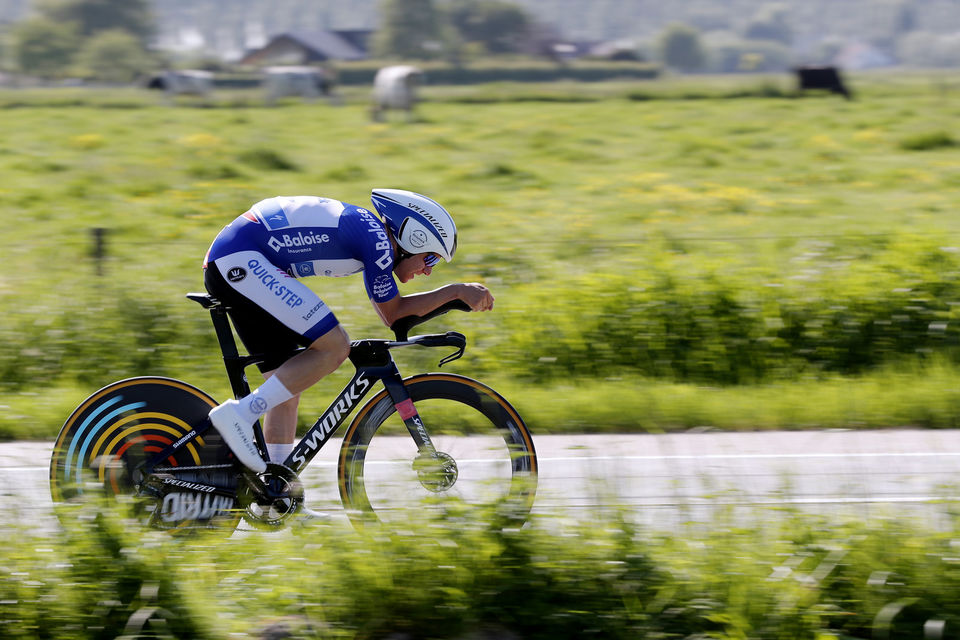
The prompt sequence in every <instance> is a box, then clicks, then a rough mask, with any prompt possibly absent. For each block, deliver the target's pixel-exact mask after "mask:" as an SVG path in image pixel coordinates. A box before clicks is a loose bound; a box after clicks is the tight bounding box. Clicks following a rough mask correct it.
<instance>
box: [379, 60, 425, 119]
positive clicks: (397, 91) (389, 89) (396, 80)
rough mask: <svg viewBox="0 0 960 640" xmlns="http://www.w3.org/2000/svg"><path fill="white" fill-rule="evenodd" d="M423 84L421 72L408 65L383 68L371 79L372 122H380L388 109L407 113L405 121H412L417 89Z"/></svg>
mask: <svg viewBox="0 0 960 640" xmlns="http://www.w3.org/2000/svg"><path fill="white" fill-rule="evenodd" d="M422 82H423V72H422V71H421V70H420V69H418V68H416V67H412V66H409V65H395V66H391V67H383V68H382V69H380V70H379V71H377V75H376V76H374V78H373V108H372V111H371V114H372V116H373V119H374V120H381V119H382V118H383V115H384V112H385V111H386V110H388V109H397V110H403V111H406V112H407V120H412V119H413V108H414V106H415V105H416V103H417V87H418V86H419V85H420V84H421V83H422Z"/></svg>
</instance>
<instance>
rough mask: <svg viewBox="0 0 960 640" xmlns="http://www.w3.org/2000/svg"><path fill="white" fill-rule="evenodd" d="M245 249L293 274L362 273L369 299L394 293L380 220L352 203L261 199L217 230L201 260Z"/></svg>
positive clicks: (384, 298)
mask: <svg viewBox="0 0 960 640" xmlns="http://www.w3.org/2000/svg"><path fill="white" fill-rule="evenodd" d="M250 249H254V250H257V251H259V252H260V253H262V254H263V255H264V256H266V257H267V259H269V260H270V262H271V263H272V264H274V265H276V266H277V267H279V268H281V269H283V270H284V271H286V272H287V273H288V274H289V275H290V276H292V277H294V278H303V277H307V276H332V277H342V276H349V275H352V274H354V273H359V272H361V271H362V272H363V277H364V284H365V285H366V289H367V295H368V296H370V298H371V299H372V300H373V301H374V302H386V301H387V300H390V299H392V298H393V297H394V296H396V295H397V294H398V293H399V289H398V288H397V283H396V280H395V279H394V277H393V260H394V255H393V248H392V247H391V244H390V240H389V239H388V236H387V231H386V229H385V228H384V225H383V222H382V221H381V220H380V218H379V217H377V216H376V215H374V214H373V213H371V212H370V211H369V210H367V209H364V208H362V207H358V206H356V205H352V204H347V203H345V202H340V201H339V200H331V199H328V198H317V197H313V196H292V197H286V196H279V197H276V198H268V199H266V200H261V201H260V202H258V203H256V204H255V205H253V207H251V208H250V211H247V212H246V213H244V214H243V215H241V216H239V217H237V219H236V220H234V221H233V222H232V223H230V224H229V225H228V226H227V227H226V228H225V229H224V230H223V231H221V232H220V234H219V235H218V236H217V237H216V239H215V240H214V241H213V244H212V245H211V246H210V250H209V251H208V252H207V258H206V261H205V262H204V264H206V262H209V261H214V260H217V259H218V258H222V257H224V256H227V255H230V254H231V253H236V252H237V251H246V250H250Z"/></svg>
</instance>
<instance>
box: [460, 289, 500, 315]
mask: <svg viewBox="0 0 960 640" xmlns="http://www.w3.org/2000/svg"><path fill="white" fill-rule="evenodd" d="M457 294H458V295H457V297H458V298H460V299H461V300H463V301H464V302H466V303H467V304H468V305H470V309H471V310H473V311H490V309H493V294H492V293H490V289H487V288H486V287H485V286H483V285H482V284H480V283H478V282H465V283H463V284H461V285H460V291H458V292H457Z"/></svg>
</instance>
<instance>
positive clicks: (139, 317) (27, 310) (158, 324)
mask: <svg viewBox="0 0 960 640" xmlns="http://www.w3.org/2000/svg"><path fill="white" fill-rule="evenodd" d="M143 292H144V289H143V288H134V287H129V288H128V287H126V286H124V285H117V284H114V285H108V284H104V285H102V286H90V287H84V288H83V289H82V290H72V291H71V292H70V295H65V296H63V297H61V298H60V299H59V300H58V301H57V303H56V304H54V302H53V301H52V300H46V301H45V304H43V305H36V306H34V305H30V304H29V303H27V302H22V303H21V304H16V303H11V309H15V311H11V313H9V314H8V316H7V318H6V322H5V323H4V326H3V327H2V330H0V385H2V386H3V387H4V388H6V389H8V390H17V389H21V388H24V387H32V388H35V389H39V388H42V387H44V386H46V385H50V384H54V383H56V382H58V381H61V380H64V379H66V380H70V381H75V382H79V383H80V384H82V385H102V384H105V383H106V382H107V381H110V380H114V379H119V378H123V377H130V376H137V375H145V374H146V373H149V374H151V375H173V374H174V372H175V371H180V370H182V368H183V366H184V364H186V362H187V361H188V360H190V359H191V358H203V359H204V361H205V362H209V361H210V360H211V358H209V357H204V356H205V355H206V354H215V353H216V352H217V346H216V339H215V337H214V335H213V331H212V329H210V328H209V326H208V325H209V319H207V318H205V317H204V315H203V314H199V313H195V314H193V316H187V314H186V312H185V310H184V309H183V308H184V307H186V308H187V309H189V307H187V305H188V304H189V303H188V302H186V301H183V300H182V299H177V300H176V304H177V305H178V306H177V307H176V308H174V303H173V302H168V301H166V300H163V299H156V298H152V297H150V296H145V295H144V294H143ZM197 352H199V354H198V353H197ZM92 390H93V389H91V391H92Z"/></svg>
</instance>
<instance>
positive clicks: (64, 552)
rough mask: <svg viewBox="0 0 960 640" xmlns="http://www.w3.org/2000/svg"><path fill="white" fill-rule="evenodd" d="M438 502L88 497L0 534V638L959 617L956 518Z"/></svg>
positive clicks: (852, 627)
mask: <svg viewBox="0 0 960 640" xmlns="http://www.w3.org/2000/svg"><path fill="white" fill-rule="evenodd" d="M428 512H429V510H426V511H421V512H420V513H419V514H411V518H413V521H411V522H409V523H408V524H407V525H403V526H396V527H390V526H380V527H377V528H373V529H367V530H365V531H362V532H357V531H354V530H352V529H350V528H349V525H347V524H346V523H345V522H342V521H339V520H337V519H334V520H333V521H332V522H331V523H329V524H327V525H323V526H319V527H316V528H314V529H311V530H308V531H304V532H301V534H300V535H299V536H297V537H291V536H289V535H287V534H281V535H264V534H253V535H241V536H233V537H232V538H230V539H220V538H216V539H214V538H212V537H209V536H207V535H198V536H195V537H193V538H191V539H172V538H168V537H165V536H163V535H160V534H156V533H147V534H146V535H140V534H138V530H137V528H136V527H135V526H134V525H132V523H130V522H128V521H125V520H124V519H123V518H122V517H121V516H120V515H119V514H118V513H117V512H116V511H114V510H111V509H105V508H102V507H100V508H94V507H93V506H87V507H84V508H83V509H81V510H80V513H79V514H77V515H75V516H72V517H68V518H67V519H66V523H67V526H66V529H65V531H64V532H59V531H49V530H47V532H46V533H43V532H37V531H35V530H34V531H26V530H24V531H22V532H20V535H15V536H10V538H9V540H8V543H7V544H5V545H4V546H3V547H2V549H0V566H2V567H4V569H6V571H4V572H3V573H2V574H0V634H2V635H3V636H4V637H9V638H42V637H57V638H64V639H72V638H115V637H118V636H120V635H123V634H129V635H133V634H135V633H137V632H146V631H150V632H153V633H154V634H156V635H157V636H159V637H166V636H164V635H163V634H167V635H169V636H172V637H190V638H228V637H233V635H234V634H245V635H251V636H254V637H259V636H262V635H263V633H264V630H265V629H267V628H273V629H274V630H276V631H279V630H281V629H285V630H286V631H287V632H288V633H289V634H290V635H289V636H285V637H293V638H312V637H323V638H386V637H392V636H391V634H404V635H405V636H406V637H411V638H435V639H446V638H451V639H453V638H464V637H468V636H469V634H470V633H471V632H476V631H478V630H482V631H486V632H488V633H490V634H493V635H495V636H496V637H522V638H530V639H536V638H545V639H546V638H549V639H551V640H563V639H565V638H571V639H572V638H576V639H578V640H579V639H581V638H585V637H597V638H610V639H619V638H641V637H645V638H677V639H680V638H692V637H725V638H746V637H749V638H762V639H770V640H774V639H776V640H781V639H782V640H798V639H801V638H809V639H810V640H815V639H817V638H824V637H846V638H864V639H866V638H875V637H890V638H917V637H923V629H924V628H925V627H924V625H928V626H927V628H932V627H933V626H936V624H937V623H938V621H940V622H941V623H943V622H946V623H947V625H948V626H947V628H948V629H949V628H950V627H949V625H951V624H954V623H955V622H956V620H957V618H958V616H960V603H958V601H957V599H956V597H955V594H956V593H957V589H958V588H960V565H958V563H957V558H956V555H957V554H956V548H955V546H956V544H955V538H956V531H957V529H956V526H955V524H954V525H949V526H948V527H947V528H946V530H944V531H942V532H937V531H934V530H932V529H930V528H929V527H927V526H925V525H921V524H919V523H918V522H913V521H904V520H902V519H889V520H885V519H882V518H879V517H876V518H874V519H873V520H872V521H870V522H862V521H856V522H855V521H848V520H846V519H844V518H842V517H836V516H834V517H832V518H830V519H828V518H825V517H817V516H812V515H803V514H801V513H799V512H795V513H790V512H782V511H781V512H777V513H772V512H770V513H764V512H762V511H756V512H753V513H749V514H747V513H744V512H742V511H741V512H740V513H739V514H737V515H734V514H733V513H729V514H724V513H722V512H720V513H718V514H717V515H716V518H715V520H713V521H712V522H711V523H709V526H705V525H702V524H696V523H691V524H687V525H680V526H678V527H677V528H676V529H675V530H673V531H669V532H658V531H650V530H642V529H638V528H637V527H636V526H634V525H631V524H630V523H629V522H628V521H626V520H624V519H622V518H619V517H617V516H615V515H611V514H605V515H604V514H600V513H597V514H593V515H592V517H589V518H586V519H585V521H583V522H573V521H569V520H568V521H563V522H558V521H553V520H550V519H548V518H539V519H535V520H534V522H533V523H532V524H531V525H530V526H528V527H526V528H524V529H521V530H517V529H503V528H502V527H501V526H500V525H499V524H498V522H499V520H498V519H497V517H496V515H495V514H492V513H487V512H478V511H475V510H469V509H461V508H459V507H456V506H451V507H450V509H448V510H447V511H446V512H444V513H440V514H435V515H432V516H431V515H426V513H428ZM140 637H143V636H140Z"/></svg>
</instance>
